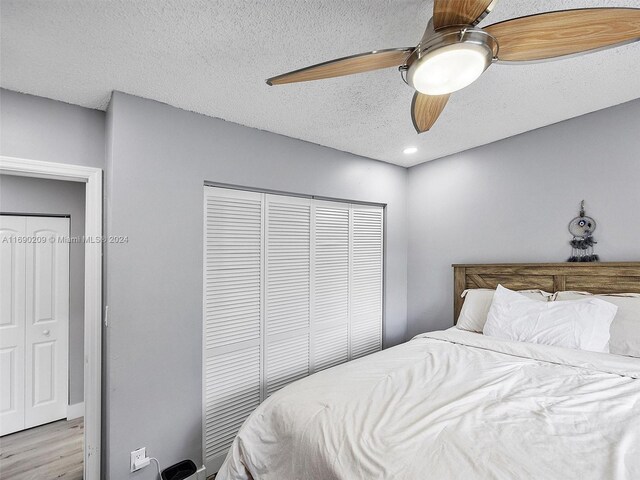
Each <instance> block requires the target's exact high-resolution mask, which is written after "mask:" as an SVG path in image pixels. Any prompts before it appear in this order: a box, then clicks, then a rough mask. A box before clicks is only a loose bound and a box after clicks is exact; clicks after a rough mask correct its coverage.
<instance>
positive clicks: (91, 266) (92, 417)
mask: <svg viewBox="0 0 640 480" xmlns="http://www.w3.org/2000/svg"><path fill="white" fill-rule="evenodd" d="M0 173H1V174H5V175H19V176H23V177H37V178H48V179H53V180H68V181H72V182H85V183H86V197H85V232H84V235H85V239H86V241H85V244H84V251H85V260H84V262H85V264H84V404H85V412H84V478H85V479H86V480H100V438H101V394H102V388H101V386H102V380H101V379H102V361H101V360H102V169H100V168H93V167H83V166H80V165H68V164H64V163H55V162H43V161H40V160H28V159H24V158H14V157H6V156H0Z"/></svg>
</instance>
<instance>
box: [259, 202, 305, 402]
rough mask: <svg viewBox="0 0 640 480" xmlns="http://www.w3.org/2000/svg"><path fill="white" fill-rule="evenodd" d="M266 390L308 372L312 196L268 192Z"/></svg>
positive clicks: (270, 390)
mask: <svg viewBox="0 0 640 480" xmlns="http://www.w3.org/2000/svg"><path fill="white" fill-rule="evenodd" d="M265 212H266V229H265V231H266V234H265V236H266V239H265V240H266V242H265V312H264V317H265V321H264V323H265V334H266V335H265V358H264V376H265V382H264V388H265V391H264V394H265V396H269V395H271V394H272V393H274V392H276V391H277V390H279V389H280V388H282V387H284V386H285V385H287V384H289V383H291V382H293V381H294V380H298V379H299V378H302V377H306V376H307V375H309V344H310V339H309V333H310V319H311V312H310V308H311V307H310V303H311V302H310V296H311V278H310V275H311V223H312V219H311V200H310V199H307V198H295V197H286V196H283V195H266V203H265Z"/></svg>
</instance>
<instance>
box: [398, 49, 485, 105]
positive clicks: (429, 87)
mask: <svg viewBox="0 0 640 480" xmlns="http://www.w3.org/2000/svg"><path fill="white" fill-rule="evenodd" d="M491 58H492V53H491V51H490V50H489V49H488V48H487V47H486V46H484V45H478V44H475V43H456V44H454V45H447V46H444V47H440V48H437V49H435V50H432V51H431V52H428V53H426V54H425V55H424V56H422V57H421V58H420V59H418V60H416V61H415V62H413V64H412V65H411V66H410V67H409V71H408V72H407V81H408V82H409V85H411V86H412V87H413V88H415V89H416V90H417V91H419V92H420V93H424V94H425V95H444V94H447V93H451V92H455V91H457V90H460V89H462V88H464V87H466V86H468V85H471V84H472V83H473V82H474V81H476V80H477V79H478V77H480V75H482V73H483V72H484V71H485V70H486V69H487V67H488V66H489V64H490V63H491Z"/></svg>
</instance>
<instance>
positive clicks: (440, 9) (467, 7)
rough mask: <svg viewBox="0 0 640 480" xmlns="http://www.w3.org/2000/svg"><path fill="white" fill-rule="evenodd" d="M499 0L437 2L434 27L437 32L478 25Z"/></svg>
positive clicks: (434, 11)
mask: <svg viewBox="0 0 640 480" xmlns="http://www.w3.org/2000/svg"><path fill="white" fill-rule="evenodd" d="M497 2H498V0H455V1H453V2H452V1H451V0H435V2H434V4H433V26H434V28H435V29H436V30H438V29H439V28H442V27H448V26H449V25H476V24H478V23H480V20H482V19H483V18H484V17H486V16H487V15H488V14H489V13H490V12H491V10H493V7H494V6H495V4H496V3H497Z"/></svg>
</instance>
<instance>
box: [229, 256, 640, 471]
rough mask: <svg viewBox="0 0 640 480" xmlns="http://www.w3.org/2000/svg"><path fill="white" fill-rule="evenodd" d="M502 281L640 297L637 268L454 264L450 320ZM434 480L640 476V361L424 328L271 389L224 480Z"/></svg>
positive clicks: (516, 286) (630, 265) (241, 435)
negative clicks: (470, 298)
mask: <svg viewBox="0 0 640 480" xmlns="http://www.w3.org/2000/svg"><path fill="white" fill-rule="evenodd" d="M498 284H501V285H504V286H506V287H509V288H513V289H518V290H522V289H530V288H533V289H538V288H539V289H544V290H546V291H549V292H558V291H564V290H582V291H590V292H593V293H616V292H634V293H640V263H623V264H622V263H619V264H596V265H585V264H527V265H516V264H510V265H455V266H454V302H455V305H454V310H455V314H456V318H457V314H458V313H459V312H460V309H461V308H462V301H461V293H462V291H463V290H465V289H466V288H495V287H496V286H497V285H498ZM638 329H640V324H639V325H638ZM431 478H432V479H458V478H461V479H475V478H481V479H509V480H513V479H545V480H550V479H570V478H580V479H629V480H631V479H638V478H640V358H635V357H630V356H622V355H613V354H608V353H596V352H589V351H584V350H576V349H568V348H562V347H557V346H549V345H537V344H532V343H523V342H515V341H511V340H505V339H500V338H494V337H488V336H485V335H482V334H478V333H472V332H468V331H463V330H459V329H457V328H455V327H454V328H451V329H449V330H445V331H441V332H431V333H425V334H422V335H418V336H417V337H416V338H414V339H412V340H411V341H409V342H407V343H405V344H402V345H399V346H396V347H393V348H390V349H387V350H384V351H382V352H379V353H377V354H374V355H370V356H368V357H365V358H361V359H358V360H355V361H353V362H349V363H347V364H343V365H340V366H337V367H334V368H332V369H329V370H326V371H323V372H320V373H317V374H314V375H312V376H310V377H307V378H305V379H303V380H300V381H298V382H295V383H293V384H291V385H289V386H288V387H286V388H284V389H282V390H281V391H279V392H277V393H276V394H274V395H272V396H271V397H269V398H268V399H267V400H265V401H264V402H263V403H262V404H261V405H260V406H259V407H258V409H256V411H255V412H254V413H253V414H252V415H251V416H250V417H249V418H248V419H247V421H246V422H245V424H244V425H243V427H242V428H241V429H240V432H239V433H238V435H237V437H236V439H235V440H234V442H233V444H232V447H231V450H230V451H229V454H228V456H227V459H226V460H225V462H224V464H223V466H222V468H221V469H220V471H219V473H218V477H217V479H219V480H238V479H253V480H275V479H278V480H294V479H296V480H297V479H300V480H306V479H308V480H313V479H318V480H320V479H322V480H332V479H336V480H337V479H340V480H343V479H344V480H355V479H406V480H414V479H431Z"/></svg>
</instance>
